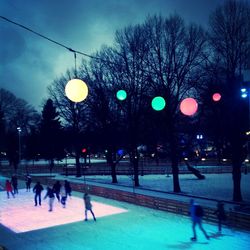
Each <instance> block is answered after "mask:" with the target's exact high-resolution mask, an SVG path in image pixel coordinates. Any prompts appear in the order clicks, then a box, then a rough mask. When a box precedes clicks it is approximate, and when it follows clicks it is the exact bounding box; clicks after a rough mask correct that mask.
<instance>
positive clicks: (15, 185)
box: [11, 175, 18, 194]
mask: <svg viewBox="0 0 250 250" xmlns="http://www.w3.org/2000/svg"><path fill="white" fill-rule="evenodd" d="M11 184H12V186H13V191H14V194H18V188H17V186H18V182H17V177H16V175H12V177H11Z"/></svg>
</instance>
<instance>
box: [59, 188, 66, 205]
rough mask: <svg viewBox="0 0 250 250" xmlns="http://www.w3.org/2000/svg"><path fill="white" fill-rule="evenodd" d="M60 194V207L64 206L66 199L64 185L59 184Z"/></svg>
mask: <svg viewBox="0 0 250 250" xmlns="http://www.w3.org/2000/svg"><path fill="white" fill-rule="evenodd" d="M60 195H61V204H62V207H63V208H65V207H66V201H67V192H66V188H65V185H62V186H61V190H60Z"/></svg>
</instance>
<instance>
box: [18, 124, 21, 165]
mask: <svg viewBox="0 0 250 250" xmlns="http://www.w3.org/2000/svg"><path fill="white" fill-rule="evenodd" d="M17 131H18V154H19V164H21V132H22V129H21V128H20V127H17Z"/></svg>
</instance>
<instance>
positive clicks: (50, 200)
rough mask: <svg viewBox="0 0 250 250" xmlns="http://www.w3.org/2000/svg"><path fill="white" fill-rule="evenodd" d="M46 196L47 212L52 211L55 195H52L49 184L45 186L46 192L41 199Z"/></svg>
mask: <svg viewBox="0 0 250 250" xmlns="http://www.w3.org/2000/svg"><path fill="white" fill-rule="evenodd" d="M47 197H49V212H52V211H53V203H54V200H55V195H54V191H53V189H52V188H50V187H49V186H48V187H47V193H46V195H45V196H44V198H43V199H44V200H45V199H46V198H47Z"/></svg>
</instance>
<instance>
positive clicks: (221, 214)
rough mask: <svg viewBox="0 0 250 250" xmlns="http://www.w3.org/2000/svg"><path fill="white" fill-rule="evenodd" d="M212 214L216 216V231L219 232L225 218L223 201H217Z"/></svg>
mask: <svg viewBox="0 0 250 250" xmlns="http://www.w3.org/2000/svg"><path fill="white" fill-rule="evenodd" d="M214 214H216V215H217V218H218V233H219V234H220V233H221V227H222V221H225V220H226V213H225V209H224V203H223V202H221V201H219V202H218V203H217V209H216V210H215V212H214Z"/></svg>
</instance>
